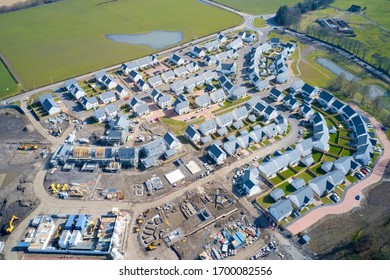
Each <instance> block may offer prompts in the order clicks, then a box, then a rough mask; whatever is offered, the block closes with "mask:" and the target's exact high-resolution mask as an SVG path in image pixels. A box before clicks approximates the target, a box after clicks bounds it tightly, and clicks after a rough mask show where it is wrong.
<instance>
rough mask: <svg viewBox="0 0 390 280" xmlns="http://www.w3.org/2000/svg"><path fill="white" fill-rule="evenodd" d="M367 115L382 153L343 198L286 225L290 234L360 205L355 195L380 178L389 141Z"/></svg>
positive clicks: (389, 150)
mask: <svg viewBox="0 0 390 280" xmlns="http://www.w3.org/2000/svg"><path fill="white" fill-rule="evenodd" d="M350 105H351V106H352V107H353V108H354V109H355V110H359V111H360V112H362V111H361V110H360V109H359V108H358V107H357V106H356V105H353V104H350ZM362 113H364V112H362ZM364 114H365V113H364ZM367 117H368V118H369V119H370V121H371V122H372V125H373V127H374V128H375V132H376V134H377V135H378V138H379V140H380V142H381V143H382V147H383V148H384V151H383V154H382V156H381V157H380V158H379V160H378V162H377V164H376V165H375V166H374V168H373V169H372V171H371V174H370V175H369V176H368V177H366V178H364V180H362V181H359V182H358V183H356V184H353V185H351V186H350V187H349V188H348V189H346V191H345V192H344V195H343V198H342V199H341V200H340V201H339V202H338V203H336V204H331V205H326V206H321V207H318V208H313V209H312V210H311V211H309V212H307V214H305V215H303V216H301V217H300V218H299V219H297V220H296V221H294V222H293V223H291V224H289V225H288V226H287V230H289V231H290V232H291V234H293V235H296V234H298V233H300V232H302V231H304V230H306V229H307V228H309V227H310V226H312V225H314V224H315V223H316V222H318V221H320V220H321V219H322V218H324V217H325V216H328V215H336V214H344V213H347V212H349V211H351V210H352V209H353V208H355V207H358V206H360V203H361V200H356V199H355V197H356V195H358V194H360V195H361V193H362V191H363V190H364V189H365V188H367V187H369V186H371V185H373V184H375V183H377V182H379V181H380V180H381V179H382V177H383V174H384V172H385V169H386V166H387V164H388V163H389V161H390V142H389V140H388V139H387V137H386V134H385V133H384V132H383V130H382V129H381V126H382V124H381V123H379V122H378V121H377V120H376V119H375V118H374V117H372V116H367Z"/></svg>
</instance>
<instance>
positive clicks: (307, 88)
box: [301, 83, 318, 97]
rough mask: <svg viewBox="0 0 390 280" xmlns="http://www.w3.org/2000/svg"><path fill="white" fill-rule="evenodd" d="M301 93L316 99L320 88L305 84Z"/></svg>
mask: <svg viewBox="0 0 390 280" xmlns="http://www.w3.org/2000/svg"><path fill="white" fill-rule="evenodd" d="M301 93H303V94H305V95H307V96H310V97H314V96H316V95H317V94H318V88H314V87H312V86H311V85H309V84H306V83H305V84H304V85H303V86H302V88H301Z"/></svg>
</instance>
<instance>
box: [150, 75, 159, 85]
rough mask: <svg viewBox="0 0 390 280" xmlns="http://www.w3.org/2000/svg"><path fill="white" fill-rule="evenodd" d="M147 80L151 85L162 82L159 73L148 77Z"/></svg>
mask: <svg viewBox="0 0 390 280" xmlns="http://www.w3.org/2000/svg"><path fill="white" fill-rule="evenodd" d="M148 82H149V84H151V85H153V84H155V83H158V82H162V79H161V76H160V75H156V76H153V77H150V78H149V79H148Z"/></svg>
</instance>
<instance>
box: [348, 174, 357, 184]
mask: <svg viewBox="0 0 390 280" xmlns="http://www.w3.org/2000/svg"><path fill="white" fill-rule="evenodd" d="M346 178H347V180H348V181H350V182H351V183H354V182H356V181H357V179H356V177H354V176H352V175H347V176H346Z"/></svg>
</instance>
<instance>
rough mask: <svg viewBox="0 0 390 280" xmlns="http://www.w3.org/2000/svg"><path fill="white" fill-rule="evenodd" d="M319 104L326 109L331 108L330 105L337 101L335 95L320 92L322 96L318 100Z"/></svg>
mask: <svg viewBox="0 0 390 280" xmlns="http://www.w3.org/2000/svg"><path fill="white" fill-rule="evenodd" d="M317 100H318V102H319V103H320V104H321V105H322V106H323V107H324V108H326V107H329V105H330V104H331V103H332V102H333V101H334V100H335V97H334V96H333V94H330V93H329V92H327V91H325V90H323V91H321V92H320V95H319V96H318V98H317Z"/></svg>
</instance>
